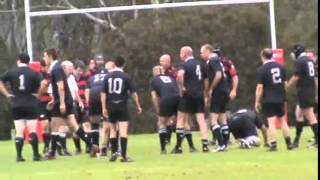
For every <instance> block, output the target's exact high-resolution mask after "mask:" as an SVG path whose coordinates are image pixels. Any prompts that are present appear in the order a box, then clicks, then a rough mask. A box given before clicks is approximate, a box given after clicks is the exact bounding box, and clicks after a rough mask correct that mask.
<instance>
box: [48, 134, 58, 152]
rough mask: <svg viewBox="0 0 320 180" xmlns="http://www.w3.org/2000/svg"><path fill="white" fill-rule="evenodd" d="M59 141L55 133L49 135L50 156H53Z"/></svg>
mask: <svg viewBox="0 0 320 180" xmlns="http://www.w3.org/2000/svg"><path fill="white" fill-rule="evenodd" d="M58 141H59V135H57V133H53V134H51V152H50V154H51V155H52V156H54V155H55V154H56V150H57V142H58Z"/></svg>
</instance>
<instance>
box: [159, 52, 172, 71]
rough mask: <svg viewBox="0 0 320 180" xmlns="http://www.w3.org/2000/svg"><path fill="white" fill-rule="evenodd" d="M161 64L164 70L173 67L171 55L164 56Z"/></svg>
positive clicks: (160, 61) (160, 60)
mask: <svg viewBox="0 0 320 180" xmlns="http://www.w3.org/2000/svg"><path fill="white" fill-rule="evenodd" d="M159 63H160V65H161V66H162V67H163V68H164V69H168V68H169V67H170V66H171V57H170V55H169V54H164V55H162V56H161V57H160V59H159Z"/></svg>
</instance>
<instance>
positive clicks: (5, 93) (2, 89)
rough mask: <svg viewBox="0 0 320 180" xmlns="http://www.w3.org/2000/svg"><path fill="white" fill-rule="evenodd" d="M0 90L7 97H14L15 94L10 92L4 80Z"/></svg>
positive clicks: (0, 84)
mask: <svg viewBox="0 0 320 180" xmlns="http://www.w3.org/2000/svg"><path fill="white" fill-rule="evenodd" d="M0 92H1V93H2V94H3V95H4V96H6V97H7V98H9V97H12V96H13V95H12V94H10V93H9V92H8V90H7V88H6V87H5V85H4V83H3V82H2V81H0Z"/></svg>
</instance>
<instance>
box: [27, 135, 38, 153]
mask: <svg viewBox="0 0 320 180" xmlns="http://www.w3.org/2000/svg"><path fill="white" fill-rule="evenodd" d="M29 138H30V141H29V142H30V144H31V147H32V151H33V155H34V156H38V155H39V142H38V136H37V134H36V133H31V134H30V135H29Z"/></svg>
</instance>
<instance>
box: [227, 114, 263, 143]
mask: <svg viewBox="0 0 320 180" xmlns="http://www.w3.org/2000/svg"><path fill="white" fill-rule="evenodd" d="M228 125H229V129H230V132H231V133H232V135H233V136H234V138H235V139H236V140H239V143H240V148H243V149H250V148H251V147H252V146H254V147H258V146H260V139H259V135H258V132H257V128H259V129H260V130H261V132H262V135H263V140H264V144H265V146H268V141H267V128H266V126H265V125H264V124H263V122H262V120H261V119H260V118H259V117H258V116H257V114H256V113H255V112H254V111H252V110H249V109H240V110H238V111H236V112H235V113H233V114H232V115H231V118H230V120H229V121H228Z"/></svg>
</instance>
